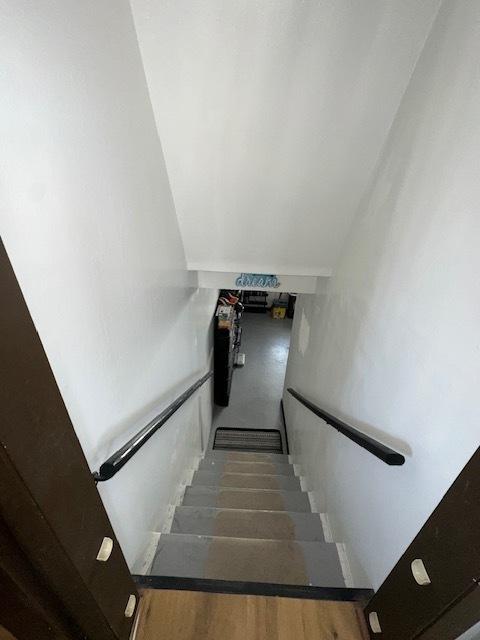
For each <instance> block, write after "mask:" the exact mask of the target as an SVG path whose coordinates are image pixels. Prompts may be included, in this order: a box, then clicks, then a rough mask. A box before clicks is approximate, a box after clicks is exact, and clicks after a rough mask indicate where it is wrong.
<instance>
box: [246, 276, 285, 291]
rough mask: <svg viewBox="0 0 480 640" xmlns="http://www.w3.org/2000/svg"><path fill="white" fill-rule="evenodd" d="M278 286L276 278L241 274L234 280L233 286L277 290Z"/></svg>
mask: <svg viewBox="0 0 480 640" xmlns="http://www.w3.org/2000/svg"><path fill="white" fill-rule="evenodd" d="M280 284H281V283H280V282H279V280H278V278H277V276H275V275H273V274H270V275H267V274H265V273H241V274H240V275H239V276H238V278H237V279H236V280H235V286H237V287H260V288H262V289H263V288H268V289H278V287H279V286H280Z"/></svg>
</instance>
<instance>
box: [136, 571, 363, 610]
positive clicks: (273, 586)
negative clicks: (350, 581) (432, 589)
mask: <svg viewBox="0 0 480 640" xmlns="http://www.w3.org/2000/svg"><path fill="white" fill-rule="evenodd" d="M132 578H133V580H134V581H135V583H136V584H137V586H138V588H139V589H166V590H175V591H201V592H205V593H226V594H229V593H231V594H238V595H256V596H275V597H283V598H300V599H305V600H335V601H337V602H360V603H361V604H362V605H367V604H368V602H369V601H370V599H371V598H372V597H373V595H374V591H373V589H365V588H349V587H317V586H309V585H290V584H277V583H272V582H240V581H237V580H217V579H213V578H187V577H181V578H180V577H175V576H155V575H153V576H145V575H138V574H133V575H132Z"/></svg>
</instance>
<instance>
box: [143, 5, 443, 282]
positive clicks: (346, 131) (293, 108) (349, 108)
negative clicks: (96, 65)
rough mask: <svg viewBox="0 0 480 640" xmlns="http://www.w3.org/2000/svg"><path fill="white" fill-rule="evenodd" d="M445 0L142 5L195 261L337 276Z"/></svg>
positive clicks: (149, 68)
mask: <svg viewBox="0 0 480 640" xmlns="http://www.w3.org/2000/svg"><path fill="white" fill-rule="evenodd" d="M438 6H439V0H421V1H419V0H303V1H302V0H132V8H133V13H134V18H135V23H136V27H137V33H138V37H139V43H140V48H141V51H142V56H143V59H144V66H145V71H146V75H147V80H148V84H149V88H150V94H151V99H152V105H153V109H154V111H155V117H156V121H157V127H158V131H159V135H160V139H161V142H162V145H163V150H164V153H165V159H166V164H167V171H168V175H169V179H170V184H171V188H172V191H173V197H174V201H175V206H176V210H177V215H178V219H179V223H180V229H181V232H182V236H183V241H184V245H185V251H186V256H187V262H188V265H189V268H191V269H204V270H212V269H213V270H215V269H218V270H223V271H245V270H247V271H258V272H266V273H273V272H278V273H290V274H304V275H308V274H315V275H317V274H327V273H328V272H329V271H330V270H331V269H332V268H333V267H334V265H335V262H336V259H337V256H338V254H339V251H340V249H341V246H342V242H343V239H344V237H345V235H346V233H347V231H348V228H349V224H350V222H351V220H352V217H353V216H354V214H355V212H356V209H357V207H358V203H359V201H360V199H361V197H362V194H363V193H364V192H365V190H366V189H367V188H368V183H369V178H370V176H371V173H372V170H373V167H374V165H375V163H376V161H377V159H378V156H379V153H380V151H381V148H382V145H383V143H384V141H385V139H386V136H387V133H388V130H389V128H390V126H391V123H392V120H393V118H394V115H395V112H396V110H397V108H398V105H399V103H400V100H401V97H402V95H403V92H404V90H405V88H406V85H407V83H408V80H409V78H410V75H411V72H412V70H413V67H414V64H415V62H416V60H417V58H418V55H419V53H420V51H421V49H422V47H423V44H424V42H425V39H426V37H427V34H428V31H429V28H430V26H431V23H432V20H433V18H434V16H435V14H436V11H437V9H438Z"/></svg>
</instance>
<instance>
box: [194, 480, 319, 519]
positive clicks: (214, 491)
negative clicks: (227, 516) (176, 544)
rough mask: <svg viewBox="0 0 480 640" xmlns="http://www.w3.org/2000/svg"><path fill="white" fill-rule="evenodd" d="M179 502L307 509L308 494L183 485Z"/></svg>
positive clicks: (240, 507)
mask: <svg viewBox="0 0 480 640" xmlns="http://www.w3.org/2000/svg"><path fill="white" fill-rule="evenodd" d="M183 504H184V505H185V506H194V507H217V508H221V509H255V510H256V509H260V510H262V511H263V510H268V511H297V512H301V513H309V512H310V502H309V500H308V495H307V494H306V493H303V492H301V491H269V490H262V489H259V490H255V489H229V488H220V487H204V486H201V485H197V486H189V487H187V488H186V490H185V495H184V498H183Z"/></svg>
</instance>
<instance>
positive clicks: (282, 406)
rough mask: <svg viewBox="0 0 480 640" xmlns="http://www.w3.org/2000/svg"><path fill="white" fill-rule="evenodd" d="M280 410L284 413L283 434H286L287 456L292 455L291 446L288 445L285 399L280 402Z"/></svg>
mask: <svg viewBox="0 0 480 640" xmlns="http://www.w3.org/2000/svg"><path fill="white" fill-rule="evenodd" d="M280 409H281V412H282V420H283V432H284V434H285V448H286V450H287V451H286V454H287V456H288V455H290V445H289V444H288V429H287V419H286V418H285V407H284V404H283V398H282V399H281V400H280Z"/></svg>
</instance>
